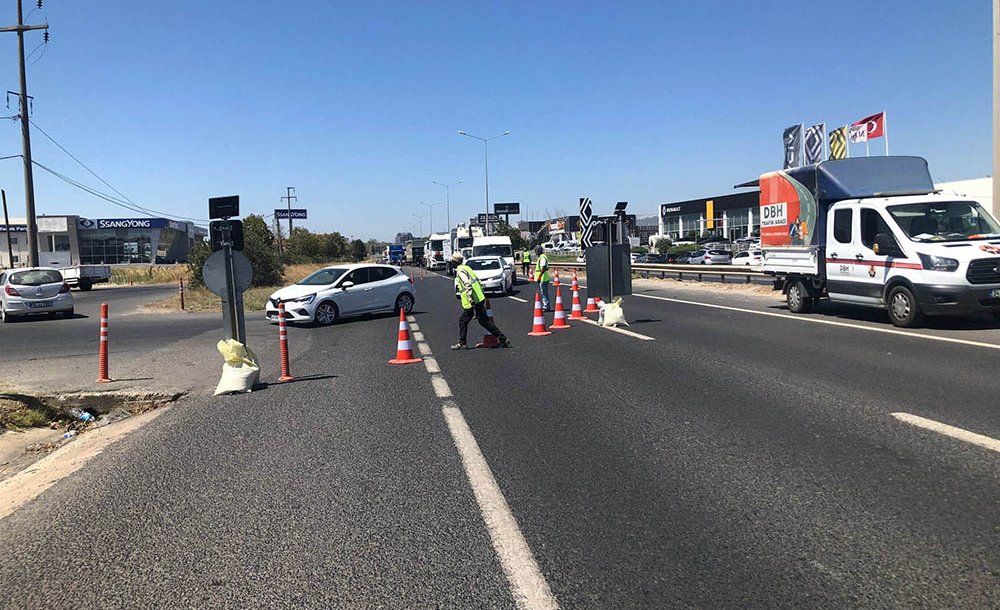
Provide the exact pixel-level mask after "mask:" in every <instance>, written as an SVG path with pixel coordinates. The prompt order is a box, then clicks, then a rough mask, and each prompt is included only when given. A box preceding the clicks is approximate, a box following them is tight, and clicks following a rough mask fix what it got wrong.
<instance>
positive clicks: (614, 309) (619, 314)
mask: <svg viewBox="0 0 1000 610" xmlns="http://www.w3.org/2000/svg"><path fill="white" fill-rule="evenodd" d="M600 308H601V313H600V314H599V315H598V316H597V323H598V324H599V325H601V326H618V325H619V324H624V325H625V326H628V322H626V321H625V311H624V310H623V309H622V299H621V297H618V298H617V299H615V300H614V302H612V303H603V302H602V303H601V305H600Z"/></svg>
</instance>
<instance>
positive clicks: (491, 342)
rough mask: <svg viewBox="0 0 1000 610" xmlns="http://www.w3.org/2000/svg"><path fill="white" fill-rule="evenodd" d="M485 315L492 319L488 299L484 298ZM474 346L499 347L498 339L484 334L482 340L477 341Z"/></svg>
mask: <svg viewBox="0 0 1000 610" xmlns="http://www.w3.org/2000/svg"><path fill="white" fill-rule="evenodd" d="M486 317H487V318H489V319H490V321H493V307H492V306H491V305H490V300H489V299H486ZM476 347H500V339H497V338H496V337H494V336H493V335H490V334H486V335H483V340H482V342H481V343H477V344H476Z"/></svg>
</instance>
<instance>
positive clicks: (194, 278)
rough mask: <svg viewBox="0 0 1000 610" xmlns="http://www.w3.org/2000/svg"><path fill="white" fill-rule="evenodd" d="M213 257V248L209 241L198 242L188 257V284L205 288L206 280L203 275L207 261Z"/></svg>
mask: <svg viewBox="0 0 1000 610" xmlns="http://www.w3.org/2000/svg"><path fill="white" fill-rule="evenodd" d="M211 255H212V246H210V245H209V244H208V242H207V241H204V240H202V241H199V242H196V243H195V245H194V246H192V247H191V250H190V251H188V255H187V267H188V273H189V274H190V278H191V279H189V280H188V282H189V283H190V285H191V286H195V287H196V286H204V285H205V278H204V277H203V276H202V274H201V270H202V268H203V267H204V266H205V261H207V260H208V257H209V256H211Z"/></svg>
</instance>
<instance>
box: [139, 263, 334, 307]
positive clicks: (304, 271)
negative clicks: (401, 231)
mask: <svg viewBox="0 0 1000 610" xmlns="http://www.w3.org/2000/svg"><path fill="white" fill-rule="evenodd" d="M334 264H336V263H308V264H302V265H288V266H286V267H285V278H284V283H283V284H281V286H261V287H259V288H251V289H249V290H247V291H246V292H244V293H243V308H244V309H245V310H246V311H264V308H265V306H266V305H267V297H269V296H271V293H272V292H274V291H275V290H277V289H278V288H281V287H282V286H287V285H288V284H293V283H295V282H297V281H299V280H301V279H302V278H304V277H306V276H307V275H309V274H310V273H312V272H313V271H316V270H317V269H322V268H323V267H328V266H330V265H334ZM146 308H147V309H150V310H153V311H160V312H178V311H181V301H180V296H179V295H174V296H171V297H168V298H166V299H162V300H159V301H156V302H153V303H149V304H148V305H146ZM184 310H185V311H194V312H198V311H221V310H222V302H221V300H220V298H219V296H218V295H216V294H213V293H212V292H210V291H209V290H208V289H207V288H187V287H186V286H185V288H184Z"/></svg>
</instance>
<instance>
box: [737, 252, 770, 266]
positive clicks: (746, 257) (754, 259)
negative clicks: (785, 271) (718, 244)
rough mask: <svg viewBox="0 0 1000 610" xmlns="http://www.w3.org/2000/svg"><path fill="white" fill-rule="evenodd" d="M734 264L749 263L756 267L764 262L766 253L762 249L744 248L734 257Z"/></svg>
mask: <svg viewBox="0 0 1000 610" xmlns="http://www.w3.org/2000/svg"><path fill="white" fill-rule="evenodd" d="M733 264H734V265H748V266H750V267H755V266H759V265H763V264H764V253H763V252H762V251H760V250H744V251H743V252H737V253H736V255H735V256H734V257H733Z"/></svg>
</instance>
